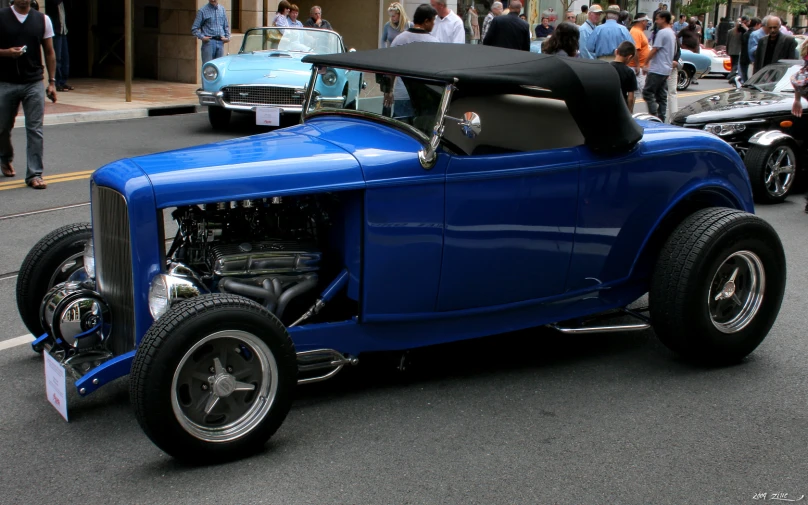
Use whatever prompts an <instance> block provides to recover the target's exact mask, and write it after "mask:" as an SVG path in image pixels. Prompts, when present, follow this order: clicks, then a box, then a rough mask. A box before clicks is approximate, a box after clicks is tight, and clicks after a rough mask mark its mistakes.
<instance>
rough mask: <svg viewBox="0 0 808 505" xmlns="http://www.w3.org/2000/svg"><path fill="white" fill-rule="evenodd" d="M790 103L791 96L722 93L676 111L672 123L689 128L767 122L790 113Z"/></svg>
mask: <svg viewBox="0 0 808 505" xmlns="http://www.w3.org/2000/svg"><path fill="white" fill-rule="evenodd" d="M793 100H794V95H793V94H791V93H771V92H769V91H756V90H754V89H751V88H741V89H736V90H732V91H724V92H722V93H716V94H715V95H712V96H708V97H707V98H702V99H701V100H699V101H697V102H694V103H692V104H690V105H688V106H687V107H685V108H683V109H679V113H678V114H676V116H675V117H674V118H673V122H674V123H675V124H679V125H684V124H687V125H690V124H705V123H708V122H715V121H735V120H743V119H755V118H767V117H771V116H776V115H781V114H783V113H787V112H788V111H790V110H791V103H792V101H793Z"/></svg>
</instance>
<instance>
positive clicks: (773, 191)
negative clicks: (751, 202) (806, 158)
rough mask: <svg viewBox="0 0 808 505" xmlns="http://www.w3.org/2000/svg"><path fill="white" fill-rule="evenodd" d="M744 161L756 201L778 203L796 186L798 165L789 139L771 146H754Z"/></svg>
mask: <svg viewBox="0 0 808 505" xmlns="http://www.w3.org/2000/svg"><path fill="white" fill-rule="evenodd" d="M744 162H745V163H746V168H747V170H748V171H749V179H750V181H751V182H752V191H753V193H754V195H755V200H756V201H758V202H764V203H777V202H782V201H783V200H785V199H786V197H787V196H788V193H789V192H790V191H791V187H792V186H793V185H794V178H795V175H796V166H797V164H796V162H797V157H796V155H795V154H794V149H792V147H791V146H790V145H789V144H788V143H787V142H786V141H780V142H775V143H774V144H772V145H771V146H759V145H753V146H751V147H750V148H749V150H748V151H747V153H746V158H745V160H744Z"/></svg>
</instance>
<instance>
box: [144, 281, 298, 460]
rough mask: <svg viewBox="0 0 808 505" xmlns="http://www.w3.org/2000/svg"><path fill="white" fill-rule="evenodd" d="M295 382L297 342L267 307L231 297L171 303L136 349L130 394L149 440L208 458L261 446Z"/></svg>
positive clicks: (173, 451)
mask: <svg viewBox="0 0 808 505" xmlns="http://www.w3.org/2000/svg"><path fill="white" fill-rule="evenodd" d="M296 386H297V359H296V355H295V350H294V345H293V344H292V340H291V339H290V338H289V335H288V334H287V333H286V330H285V328H284V327H283V325H282V324H281V323H280V322H279V321H278V320H277V318H275V316H273V315H272V314H271V313H270V312H269V311H267V310H266V309H265V308H264V307H262V306H260V305H258V304H257V303H255V302H253V301H251V300H248V299H246V298H243V297H240V296H236V295H224V294H212V295H202V296H198V297H196V298H192V299H189V300H186V301H184V302H181V303H178V304H177V305H175V306H173V307H172V308H171V309H170V310H169V311H168V312H166V313H165V314H164V315H163V316H162V317H161V318H160V319H159V320H157V321H156V322H155V323H154V324H153V325H152V327H151V328H150V329H149V331H148V332H147V333H146V335H145V336H144V337H143V339H142V341H141V342H140V345H139V346H138V350H137V354H136V355H135V361H134V363H133V364H132V373H131V378H130V396H131V400H132V405H133V406H134V408H135V414H136V415H137V419H138V422H139V423H140V425H141V427H142V428H143V430H144V431H145V432H146V434H147V435H148V436H149V438H151V440H152V441H153V442H154V443H155V444H156V445H157V446H158V447H160V448H161V449H162V450H164V451H165V452H167V453H168V454H170V455H172V456H174V457H175V458H178V459H183V460H186V461H190V462H194V463H213V462H217V461H224V460H230V459H235V458H240V457H243V456H246V455H248V454H250V453H253V452H257V451H259V450H261V448H262V447H263V446H264V443H265V442H266V441H267V440H268V439H269V438H270V437H271V436H272V434H273V433H275V431H276V430H277V429H278V427H280V425H281V423H282V422H283V420H284V419H285V418H286V415H287V414H288V412H289V409H290V407H291V404H292V398H293V395H294V391H295V388H296Z"/></svg>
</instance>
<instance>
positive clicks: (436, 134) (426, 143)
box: [300, 65, 457, 170]
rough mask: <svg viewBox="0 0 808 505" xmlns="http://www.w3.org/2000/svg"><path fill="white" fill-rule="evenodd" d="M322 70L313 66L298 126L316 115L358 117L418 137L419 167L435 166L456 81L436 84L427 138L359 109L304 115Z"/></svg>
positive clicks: (404, 126)
mask: <svg viewBox="0 0 808 505" xmlns="http://www.w3.org/2000/svg"><path fill="white" fill-rule="evenodd" d="M321 68H324V67H320V66H317V65H314V66H312V69H311V78H309V83H308V85H307V87H306V96H305V99H304V100H303V111H302V112H301V113H300V123H301V124H303V123H305V122H306V119H307V118H310V117H315V116H325V115H338V116H349V117H361V118H366V119H372V120H374V121H381V122H383V123H385V124H388V125H390V126H392V127H394V128H397V129H399V130H402V131H405V132H407V133H409V134H411V135H412V136H414V137H415V138H417V139H418V141H419V142H420V143H421V145H422V146H423V149H421V150H420V151H418V161H419V162H420V163H421V166H422V167H423V168H424V169H426V170H429V169H431V168H432V167H434V166H435V162H436V161H437V158H438V156H437V149H438V146H439V145H440V141H441V138H442V137H443V130H444V125H445V120H446V113H447V112H448V110H449V104H451V103H452V93H453V92H454V90H455V83H456V82H457V79H454V82H452V83H450V84H447V83H446V82H441V83H439V84H441V85H442V86H443V94H442V96H441V100H440V105H439V106H438V111H437V113H436V114H435V125H434V126H433V128H432V135H431V136H429V135H426V134H425V133H424V132H422V131H421V130H419V129H417V128H415V127H414V126H412V125H408V124H407V123H403V122H401V121H396V120H395V119H393V118H390V117H387V116H382V115H380V114H375V113H373V112H367V111H361V110H348V109H344V110H340V109H329V110H319V111H314V112H307V111H308V110H309V107H310V106H311V102H312V99H313V96H314V87H315V85H316V83H317V75H318V73H319V71H320V69H321ZM340 68H344V67H340ZM346 70H355V71H358V72H363V73H365V72H367V73H375V72H373V71H370V70H362V69H355V68H346Z"/></svg>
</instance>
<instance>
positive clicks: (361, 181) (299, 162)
mask: <svg viewBox="0 0 808 505" xmlns="http://www.w3.org/2000/svg"><path fill="white" fill-rule="evenodd" d="M421 147H422V146H421V144H420V143H419V141H418V140H417V139H415V138H413V137H412V136H410V135H409V134H408V133H404V132H402V131H400V130H398V129H396V128H391V127H390V126H387V125H384V124H379V123H376V122H373V121H368V120H364V119H355V118H346V117H338V116H326V117H321V118H313V119H310V120H309V121H307V122H306V124H303V125H297V126H292V127H290V128H286V129H283V130H276V131H273V132H270V133H265V134H261V135H254V136H251V137H244V138H239V139H233V140H226V141H223V142H217V143H215V144H207V145H203V146H197V147H191V148H187V149H180V150H177V151H168V152H164V153H158V154H150V155H148V156H140V157H138V158H130V159H126V160H120V161H116V162H114V163H111V164H109V165H107V166H104V167H102V168H100V169H98V170H96V171H95V173H94V174H93V180H95V181H96V183H97V184H101V185H103V186H109V187H112V188H114V189H117V190H118V191H120V192H121V193H123V194H124V195H126V196H127V200H129V198H130V196H131V191H130V189H132V188H134V187H135V186H137V187H138V188H141V189H145V188H147V187H148V186H151V187H152V191H153V193H154V203H153V204H152V203H150V204H149V205H150V206H151V208H153V206H154V205H156V206H157V207H158V208H166V207H176V206H179V205H189V204H200V203H215V202H227V201H236V200H247V199H252V198H264V197H267V196H273V195H291V194H305V193H314V192H322V191H345V190H351V189H364V188H365V186H366V180H372V181H375V182H379V181H380V180H387V181H388V182H393V181H394V180H395V179H396V177H397V175H396V174H398V172H400V170H401V169H402V168H401V167H402V163H404V164H406V167H405V170H406V171H409V170H411V167H412V166H418V165H417V163H418V161H417V160H418V154H417V153H418V150H419V149H421ZM368 174H370V175H368ZM399 175H400V174H399ZM432 175H434V176H435V177H443V174H442V173H438V171H434V172H432ZM150 193H151V192H150Z"/></svg>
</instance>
